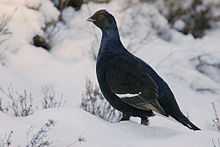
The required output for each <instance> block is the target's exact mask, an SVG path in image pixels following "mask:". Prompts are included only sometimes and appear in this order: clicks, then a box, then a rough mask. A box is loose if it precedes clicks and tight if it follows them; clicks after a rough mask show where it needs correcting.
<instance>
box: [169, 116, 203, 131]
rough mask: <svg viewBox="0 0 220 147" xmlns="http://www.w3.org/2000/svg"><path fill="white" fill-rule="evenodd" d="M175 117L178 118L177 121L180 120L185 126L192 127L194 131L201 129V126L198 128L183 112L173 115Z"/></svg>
mask: <svg viewBox="0 0 220 147" xmlns="http://www.w3.org/2000/svg"><path fill="white" fill-rule="evenodd" d="M172 117H173V118H174V119H176V120H177V121H179V122H180V123H181V124H183V125H184V126H186V127H187V128H189V129H192V130H194V131H196V130H201V129H200V128H198V127H197V126H196V125H194V124H193V123H192V122H191V121H190V120H189V119H188V118H187V117H186V116H184V115H183V114H182V113H181V114H179V115H173V116H172Z"/></svg>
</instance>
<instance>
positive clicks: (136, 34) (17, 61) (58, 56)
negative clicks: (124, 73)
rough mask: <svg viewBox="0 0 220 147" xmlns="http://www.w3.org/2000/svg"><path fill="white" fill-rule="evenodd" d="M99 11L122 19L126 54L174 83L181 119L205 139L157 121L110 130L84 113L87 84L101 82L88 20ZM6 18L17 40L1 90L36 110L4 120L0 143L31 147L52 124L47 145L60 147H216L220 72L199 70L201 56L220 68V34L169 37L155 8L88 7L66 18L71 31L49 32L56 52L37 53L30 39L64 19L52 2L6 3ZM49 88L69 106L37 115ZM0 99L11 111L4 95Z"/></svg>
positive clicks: (7, 50)
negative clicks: (25, 97)
mask: <svg viewBox="0 0 220 147" xmlns="http://www.w3.org/2000/svg"><path fill="white" fill-rule="evenodd" d="M100 8H105V9H107V10H109V11H110V12H112V13H113V14H114V15H115V16H116V19H117V20H118V25H119V30H120V34H121V36H122V41H123V42H124V44H125V46H126V47H127V48H128V49H129V50H130V51H132V52H134V54H136V55H137V56H138V57H140V58H142V59H143V60H145V61H146V62H148V63H149V64H150V65H152V66H153V67H154V69H155V70H156V71H157V72H158V73H159V74H160V75H161V76H162V77H163V78H164V79H165V80H166V81H167V82H168V83H169V85H170V87H171V89H172V90H173V92H174V94H175V95H176V98H177V101H178V103H179V105H180V107H181V109H182V111H183V112H184V113H185V114H187V116H188V117H189V118H190V120H192V121H193V122H195V124H197V125H198V126H199V127H201V128H202V131H199V132H193V131H191V130H188V129H187V128H185V127H183V126H182V125H181V124H179V123H177V122H175V121H174V120H172V119H167V118H164V117H161V116H156V117H153V118H151V119H150V125H149V126H142V125H140V124H138V123H137V122H135V121H129V122H120V123H109V122H106V121H104V120H102V119H100V118H98V117H96V116H93V115H91V114H89V113H87V112H85V111H83V110H82V109H81V108H80V102H81V97H82V93H83V92H84V91H85V88H84V87H85V80H86V78H90V79H92V80H93V81H96V77H95V61H94V60H93V58H92V57H91V52H97V49H98V46H99V40H100V36H101V33H100V31H99V30H98V29H96V28H95V27H94V26H93V25H92V24H90V23H88V22H86V18H88V17H89V16H90V15H91V14H92V13H93V12H95V11H96V10H98V9H100ZM0 12H1V13H3V14H5V15H7V16H11V19H10V21H9V24H8V29H9V31H10V32H11V33H12V34H11V35H10V36H7V37H8V40H7V41H5V42H4V43H3V44H1V53H2V54H3V55H4V58H2V59H1V62H4V63H5V65H4V66H0V75H1V77H0V81H1V82H0V87H1V88H3V89H7V88H8V87H13V88H14V89H15V90H16V91H17V92H18V93H22V92H23V91H24V90H28V91H30V92H31V94H32V97H33V104H34V113H33V114H32V115H30V116H27V117H14V116H13V115H11V114H8V113H3V112H0V126H1V127H0V141H1V138H3V139H4V138H5V136H6V134H8V133H9V132H10V131H12V130H13V132H14V133H13V134H12V138H11V140H12V145H11V146H13V147H16V146H19V145H20V146H25V145H26V144H27V142H28V140H29V139H28V138H30V132H34V131H36V130H38V129H39V128H40V127H41V126H42V125H43V124H44V123H45V122H47V120H53V121H54V122H55V125H54V126H53V127H52V128H51V129H50V131H49V132H48V138H49V140H50V141H51V142H52V144H51V146H54V147H71V146H85V147H91V146H92V147H102V146H107V147H113V146H124V147H134V146H157V147H160V146H161V147H162V146H163V147H164V146H166V147H177V146H179V147H181V146H184V147H185V146H188V147H212V146H213V141H214V142H215V143H216V144H217V140H218V138H220V133H219V132H218V131H217V130H216V128H215V127H213V121H212V120H213V119H214V118H215V115H214V112H213V109H212V106H211V103H212V102H215V106H216V109H217V112H219V113H220V82H219V77H218V75H219V73H220V69H219V68H216V67H215V66H214V67H213V66H209V64H205V65H204V66H201V67H200V69H201V70H200V72H199V71H198V69H197V67H198V65H199V61H200V60H199V59H198V57H200V56H202V61H204V62H205V63H216V64H220V59H219V55H220V53H219V46H220V42H219V37H220V28H216V29H215V30H212V31H210V32H208V33H207V36H205V37H204V38H203V39H194V38H193V37H192V36H190V35H188V36H184V35H181V34H179V33H178V32H176V31H174V30H171V29H170V28H169V27H168V24H167V22H166V20H165V18H163V17H162V16H161V15H160V14H159V13H158V12H157V10H156V9H155V8H154V7H153V6H151V5H148V4H139V3H137V4H135V5H133V6H132V7H130V6H128V5H126V3H124V2H123V1H117V0H114V1H113V2H111V3H110V4H99V5H97V4H94V3H89V4H88V5H84V6H83V7H82V10H81V11H78V12H75V11H74V10H73V9H71V8H67V9H66V10H64V12H63V14H62V15H63V20H64V22H65V23H61V22H59V23H58V24H57V25H56V28H55V29H54V30H52V32H50V33H51V34H52V38H50V39H51V43H52V51H51V53H48V52H47V51H45V50H44V49H42V48H37V47H34V46H33V45H31V38H32V37H33V36H34V35H36V34H41V35H45V34H44V32H43V29H42V28H43V27H44V26H45V24H47V23H49V22H53V21H57V20H58V15H59V12H58V11H57V10H56V9H55V8H54V7H53V5H52V3H51V2H50V1H49V0H36V1H30V0H27V1H25V0H23V1H21V0H10V1H7V0H2V1H1V2H0ZM201 71H202V72H201ZM45 86H46V87H52V88H53V89H54V91H55V92H56V93H57V94H58V95H59V94H60V95H62V97H63V99H64V101H65V103H64V105H63V106H61V107H60V108H51V109H47V110H42V109H40V108H38V107H40V105H41V101H42V97H43V94H42V88H43V87H45ZM0 98H1V99H2V100H3V101H6V102H5V103H4V104H5V105H7V101H8V99H7V97H6V96H5V95H4V94H3V93H0ZM219 115H220V114H219ZM30 128H32V129H30ZM1 136H2V137H1ZM0 146H1V143H0Z"/></svg>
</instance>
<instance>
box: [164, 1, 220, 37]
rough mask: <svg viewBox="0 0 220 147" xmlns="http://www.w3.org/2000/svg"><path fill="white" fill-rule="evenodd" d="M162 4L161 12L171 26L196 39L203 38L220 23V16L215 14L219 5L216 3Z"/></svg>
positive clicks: (171, 2)
mask: <svg viewBox="0 0 220 147" xmlns="http://www.w3.org/2000/svg"><path fill="white" fill-rule="evenodd" d="M160 2H161V1H160ZM162 3H163V6H162V7H160V11H161V13H162V14H163V15H164V16H165V17H166V18H167V20H168V22H169V23H170V25H171V26H172V27H173V28H175V29H177V30H178V31H180V32H182V33H184V34H192V35H193V36H194V37H195V38H200V37H203V36H204V35H205V31H206V30H208V29H210V28H211V27H212V25H213V23H215V22H216V21H219V19H218V18H219V16H216V13H215V12H216V11H217V8H219V5H217V4H216V3H214V2H209V3H208V2H206V1H205V0H191V1H186V0H163V1H162ZM219 4H220V2H219Z"/></svg>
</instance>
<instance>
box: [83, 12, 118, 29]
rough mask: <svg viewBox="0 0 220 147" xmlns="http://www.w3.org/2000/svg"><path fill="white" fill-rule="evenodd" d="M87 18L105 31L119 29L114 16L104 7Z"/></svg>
mask: <svg viewBox="0 0 220 147" xmlns="http://www.w3.org/2000/svg"><path fill="white" fill-rule="evenodd" d="M87 20H88V21H90V22H93V23H94V24H95V25H96V26H97V27H98V28H100V29H101V30H102V31H105V32H106V31H108V30H114V29H117V25H116V21H115V18H114V16H113V15H111V14H110V13H109V12H107V11H106V10H104V9H102V10H99V11H97V12H95V14H93V15H92V16H91V17H89V18H88V19H87Z"/></svg>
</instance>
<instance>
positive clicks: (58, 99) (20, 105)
mask: <svg viewBox="0 0 220 147" xmlns="http://www.w3.org/2000/svg"><path fill="white" fill-rule="evenodd" d="M41 92H42V98H41V99H40V101H41V103H40V105H37V104H34V103H33V100H36V98H34V97H33V96H32V92H31V91H27V90H24V91H23V92H18V91H16V90H15V89H14V88H12V87H9V88H7V90H5V89H3V88H0V93H1V94H2V97H0V111H1V112H4V113H7V114H10V115H13V116H15V117H25V116H29V115H32V114H33V113H34V112H35V111H37V110H39V109H50V108H60V107H61V106H63V105H64V100H63V96H62V94H61V95H59V94H57V93H56V92H55V91H54V89H53V88H51V87H43V88H42V91H41Z"/></svg>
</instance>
